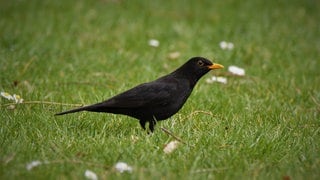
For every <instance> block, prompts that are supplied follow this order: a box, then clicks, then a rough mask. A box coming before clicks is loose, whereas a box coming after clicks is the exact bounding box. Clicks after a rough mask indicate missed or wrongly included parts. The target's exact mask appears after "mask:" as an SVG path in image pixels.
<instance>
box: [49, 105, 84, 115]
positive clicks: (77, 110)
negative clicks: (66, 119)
mask: <svg viewBox="0 0 320 180" xmlns="http://www.w3.org/2000/svg"><path fill="white" fill-rule="evenodd" d="M86 110H87V107H86V106H84V107H80V108H76V109H71V110H69V111H63V112H60V113H57V114H55V116H59V115H64V114H69V113H75V112H79V111H86Z"/></svg>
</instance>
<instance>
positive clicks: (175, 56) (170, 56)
mask: <svg viewBox="0 0 320 180" xmlns="http://www.w3.org/2000/svg"><path fill="white" fill-rule="evenodd" d="M179 56H180V52H178V51H176V52H172V53H170V54H169V58H170V59H177V58H178V57H179Z"/></svg>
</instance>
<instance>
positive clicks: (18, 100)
mask: <svg viewBox="0 0 320 180" xmlns="http://www.w3.org/2000/svg"><path fill="white" fill-rule="evenodd" d="M13 98H14V101H15V102H16V103H17V104H19V103H23V99H22V98H21V97H20V96H19V95H16V94H14V95H13Z"/></svg>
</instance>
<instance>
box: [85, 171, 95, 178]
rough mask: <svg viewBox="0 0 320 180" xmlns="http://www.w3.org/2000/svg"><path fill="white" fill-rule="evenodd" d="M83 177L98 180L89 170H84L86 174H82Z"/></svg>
mask: <svg viewBox="0 0 320 180" xmlns="http://www.w3.org/2000/svg"><path fill="white" fill-rule="evenodd" d="M84 176H85V177H86V178H87V179H90V180H98V176H97V174H96V173H94V172H93V171H90V170H86V172H85V173H84Z"/></svg>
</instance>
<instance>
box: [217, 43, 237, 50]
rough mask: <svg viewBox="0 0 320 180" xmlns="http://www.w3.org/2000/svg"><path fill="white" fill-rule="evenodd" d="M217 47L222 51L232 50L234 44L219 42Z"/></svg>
mask: <svg viewBox="0 0 320 180" xmlns="http://www.w3.org/2000/svg"><path fill="white" fill-rule="evenodd" d="M219 45H220V48H221V49H224V50H232V49H233V48H234V44H233V43H232V42H226V41H221V42H220V43H219Z"/></svg>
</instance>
